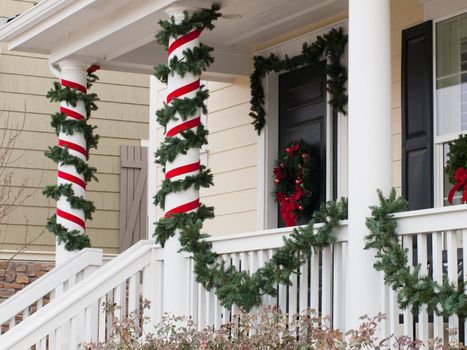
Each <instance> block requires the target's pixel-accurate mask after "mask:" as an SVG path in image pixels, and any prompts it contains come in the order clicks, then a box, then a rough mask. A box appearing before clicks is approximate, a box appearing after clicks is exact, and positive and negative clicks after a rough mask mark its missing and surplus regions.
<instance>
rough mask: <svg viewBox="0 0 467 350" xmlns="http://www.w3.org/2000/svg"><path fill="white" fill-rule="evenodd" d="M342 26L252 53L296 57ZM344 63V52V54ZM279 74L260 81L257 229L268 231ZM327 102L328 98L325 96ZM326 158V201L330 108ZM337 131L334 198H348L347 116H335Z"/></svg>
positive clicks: (273, 214)
mask: <svg viewBox="0 0 467 350" xmlns="http://www.w3.org/2000/svg"><path fill="white" fill-rule="evenodd" d="M339 27H342V28H344V30H345V31H346V32H347V31H348V22H347V20H341V21H338V22H336V23H333V24H331V25H327V26H324V27H321V28H319V29H317V30H314V31H312V32H309V33H305V34H303V35H300V36H298V37H296V38H293V39H291V40H288V41H285V42H283V43H280V44H278V45H274V46H272V47H270V48H267V49H264V50H260V51H258V52H255V55H262V56H268V55H269V54H270V53H275V54H276V55H278V56H279V57H284V55H286V54H287V55H289V56H295V55H298V54H300V52H301V50H302V45H303V43H304V42H308V43H311V42H314V41H315V40H316V37H317V36H319V35H323V34H326V33H327V32H328V31H329V30H331V29H332V28H339ZM344 56H345V57H344V59H345V60H346V57H347V53H346V54H345V55H344ZM279 74H280V73H270V74H269V75H268V76H267V77H266V78H265V79H263V86H264V93H265V106H264V109H265V111H266V125H265V127H264V129H263V130H262V132H261V135H259V136H258V138H257V145H258V147H257V195H256V196H257V198H256V200H257V217H256V229H257V230H267V229H272V228H276V227H277V204H276V202H275V200H274V198H273V196H272V195H271V194H272V193H273V191H274V183H273V180H272V175H271V174H272V169H273V168H274V161H275V159H276V158H277V149H278V146H279V145H278V142H279V140H278V132H279V103H278V96H277V95H278V89H279ZM327 100H328V101H329V96H327ZM327 115H328V118H327V125H326V129H327V131H326V133H327V135H326V136H327V137H326V139H327V145H326V149H327V155H328V156H327V157H326V162H327V164H326V167H327V169H326V174H327V177H328V178H327V181H326V183H327V187H326V196H327V200H329V199H332V198H330V196H331V193H332V184H333V181H332V158H331V157H332V137H331V136H332V130H331V128H330V125H331V118H332V115H331V107H330V106H329V104H328V106H327ZM337 127H338V131H337V135H338V136H337V137H338V141H337V147H338V152H337V153H338V160H337V164H338V174H337V176H338V180H337V196H338V197H341V196H347V116H345V115H342V114H340V113H339V114H338V126H337Z"/></svg>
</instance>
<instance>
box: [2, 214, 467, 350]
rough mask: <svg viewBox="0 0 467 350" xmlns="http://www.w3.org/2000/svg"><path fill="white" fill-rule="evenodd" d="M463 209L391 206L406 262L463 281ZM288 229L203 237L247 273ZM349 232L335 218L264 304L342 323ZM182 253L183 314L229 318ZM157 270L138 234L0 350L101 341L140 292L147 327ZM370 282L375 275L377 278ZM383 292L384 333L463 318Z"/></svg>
mask: <svg viewBox="0 0 467 350" xmlns="http://www.w3.org/2000/svg"><path fill="white" fill-rule="evenodd" d="M466 214H467V206H457V207H450V208H442V209H430V210H422V211H414V212H407V213H400V214H397V215H396V217H397V219H398V223H399V229H398V231H399V233H400V236H401V241H402V243H403V244H404V246H405V247H406V248H407V249H408V250H409V258H410V261H411V263H412V264H414V265H415V264H417V263H419V264H421V266H422V271H423V272H425V273H428V274H429V275H430V276H432V277H433V278H434V279H435V280H437V281H441V279H442V276H443V273H446V274H448V276H449V279H450V280H451V281H453V282H455V283H463V281H464V280H465V274H464V264H463V262H464V261H467V260H466V259H467V256H466V254H467V253H466V252H465V251H464V249H463V245H464V242H467V241H466V239H467V215H466ZM290 232H291V229H290V228H287V229H277V230H269V231H262V232H253V233H242V234H233V235H224V236H217V237H211V238H210V241H211V242H212V243H213V248H214V250H215V251H216V252H217V253H219V254H220V258H222V259H224V261H226V262H228V263H229V262H230V263H231V264H233V265H235V266H236V267H237V268H238V269H241V270H247V271H249V272H250V273H252V272H254V271H256V270H257V269H258V268H260V267H262V266H263V265H264V264H265V263H266V262H267V261H268V260H269V259H270V258H271V256H272V255H273V254H274V252H275V251H276V250H277V249H278V248H279V247H281V246H282V242H283V241H282V239H283V237H284V236H287V235H288V234H290ZM349 235H351V233H350V232H348V228H347V224H346V222H343V223H342V225H341V226H340V227H338V229H337V231H336V236H337V242H336V243H335V244H334V245H333V246H331V247H328V248H326V249H324V250H323V251H322V252H320V253H318V254H316V255H315V254H313V255H312V258H311V259H310V260H309V261H308V262H307V263H306V264H305V265H304V266H302V267H301V269H300V274H299V275H293V276H292V285H291V286H289V287H287V286H282V285H280V286H278V296H277V297H276V298H271V297H268V296H266V297H264V304H268V305H279V306H280V308H281V309H282V310H283V311H285V312H289V313H291V314H293V313H296V312H298V311H302V310H304V309H306V308H308V307H310V308H314V309H315V310H317V311H318V312H319V313H320V314H322V315H328V316H330V317H331V321H332V324H333V326H334V327H336V328H339V329H346V324H345V314H344V310H345V304H344V302H345V290H346V288H345V287H346V281H345V278H346V265H347V263H348V261H347V240H348V238H349ZM185 261H186V268H187V270H188V276H189V278H188V280H185V281H180V286H179V287H180V288H183V289H184V290H186V291H187V293H186V298H187V300H188V303H187V305H188V310H187V311H186V314H187V315H189V316H191V317H192V318H193V319H194V320H195V322H196V323H197V325H198V327H199V328H202V327H204V326H207V325H209V326H214V327H219V326H220V325H221V324H223V323H225V322H227V321H229V320H231V315H232V313H234V312H235V311H236V310H235V307H232V308H231V309H226V308H224V307H222V306H221V305H220V303H219V301H218V300H217V297H216V295H215V293H214V292H213V291H211V292H207V291H206V290H204V289H203V288H202V287H201V286H200V285H199V284H198V283H196V281H195V275H194V274H193V262H192V260H191V258H190V257H189V256H187V257H186V260H185ZM163 275H164V250H163V249H162V248H160V247H157V246H156V245H154V244H153V243H152V242H151V241H141V242H139V243H137V244H136V245H134V246H133V247H131V248H130V249H128V250H127V251H125V252H124V253H122V254H120V255H119V256H117V257H116V258H114V259H113V260H112V261H111V262H109V263H108V264H106V265H104V266H102V267H101V268H100V269H99V270H98V271H96V272H94V273H93V274H91V275H89V276H88V277H87V278H85V279H84V281H83V282H82V283H80V284H79V285H75V286H73V287H71V288H70V289H69V290H68V291H66V292H65V293H63V294H61V295H60V296H58V297H57V298H56V299H55V300H54V302H52V303H50V304H48V305H46V306H45V307H43V308H42V309H40V310H39V311H37V312H36V313H34V314H33V315H31V316H30V317H29V318H27V319H26V320H24V321H23V322H22V323H21V324H19V325H18V326H16V327H14V328H13V329H11V330H10V331H8V332H7V333H5V334H4V335H2V336H0V350H2V349H29V348H31V347H33V346H34V345H35V349H38V350H39V349H46V348H47V349H57V348H58V349H76V348H78V347H79V344H82V343H83V342H90V341H105V340H106V339H108V337H109V335H110V330H111V325H112V321H113V319H115V318H120V319H121V318H124V317H125V316H127V315H128V314H129V313H130V312H132V311H137V310H142V307H143V300H144V299H148V300H149V301H151V308H150V309H149V310H145V311H144V312H145V315H146V316H149V317H150V318H151V320H152V322H150V323H148V324H146V325H145V327H144V332H146V333H147V332H151V329H152V326H153V325H154V324H155V323H157V322H159V321H160V319H161V316H162V312H163V305H164V300H165V301H167V298H169V297H170V295H169V296H168V295H162V291H163V285H162V283H163ZM174 277H175V278H176V276H174ZM355 283H358V281H355ZM375 283H383V282H382V278H381V280H379V281H375ZM362 288H365V286H362ZM384 298H385V299H384V302H385V303H384V307H383V309H382V310H381V311H382V312H385V313H386V314H387V315H388V319H387V321H386V322H385V323H384V324H383V333H384V334H386V335H389V334H396V335H402V334H405V335H412V336H416V337H417V338H420V339H421V340H423V341H425V342H426V340H427V339H428V338H433V337H441V338H443V337H444V338H445V333H444V329H445V328H446V327H447V326H449V327H463V328H464V327H465V326H466V325H465V324H459V322H460V321H459V320H458V319H457V317H451V318H450V319H449V320H443V319H442V318H440V317H437V316H433V315H429V314H428V313H427V312H426V311H425V310H422V311H421V312H420V314H419V315H411V313H410V312H409V311H404V310H400V309H399V307H398V305H397V302H396V295H395V293H394V292H393V291H392V290H390V289H389V288H385V293H384ZM105 302H106V303H116V304H117V305H119V306H120V308H118V309H117V310H115V312H114V314H113V315H109V314H106V313H105V310H104V308H103V304H104V303H105ZM462 322H463V320H462ZM144 332H143V333H144Z"/></svg>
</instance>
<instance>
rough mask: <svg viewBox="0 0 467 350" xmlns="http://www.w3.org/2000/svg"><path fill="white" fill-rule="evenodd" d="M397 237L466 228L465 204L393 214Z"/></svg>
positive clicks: (466, 207) (466, 205) (466, 214)
mask: <svg viewBox="0 0 467 350" xmlns="http://www.w3.org/2000/svg"><path fill="white" fill-rule="evenodd" d="M394 218H396V219H397V224H398V226H397V232H398V234H399V235H410V234H416V233H422V232H437V231H449V230H458V229H466V228H467V204H463V205H455V206H451V207H443V208H434V209H423V210H413V211H406V212H401V213H396V214H394Z"/></svg>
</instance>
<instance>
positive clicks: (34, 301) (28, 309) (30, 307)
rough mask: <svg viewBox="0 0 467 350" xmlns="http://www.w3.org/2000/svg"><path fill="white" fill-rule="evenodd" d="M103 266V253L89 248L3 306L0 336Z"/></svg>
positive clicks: (0, 318) (8, 300)
mask: <svg viewBox="0 0 467 350" xmlns="http://www.w3.org/2000/svg"><path fill="white" fill-rule="evenodd" d="M101 265H102V250H100V249H91V248H86V249H83V250H82V251H80V252H79V253H78V254H76V256H74V257H72V258H70V259H69V260H68V261H66V262H64V263H63V264H62V265H59V266H56V267H55V268H53V269H52V270H50V271H49V272H48V273H46V274H45V275H44V276H42V277H41V278H39V279H37V280H36V281H34V282H33V283H31V284H30V285H29V286H27V287H26V288H24V289H22V290H21V291H19V292H18V293H16V294H15V295H13V296H12V297H10V298H8V299H7V300H5V301H4V302H3V303H1V304H0V334H1V333H2V332H6V331H7V330H10V329H12V328H13V327H15V326H16V325H17V324H18V323H20V322H21V321H24V320H25V319H26V318H28V317H29V316H31V315H32V314H33V313H35V312H36V311H37V310H39V309H41V308H42V307H43V306H44V305H45V304H47V303H48V302H50V301H52V300H53V299H55V298H56V297H57V296H59V295H60V294H62V293H64V292H65V291H67V290H68V289H69V288H71V287H72V286H74V285H75V284H77V283H79V282H80V281H82V280H83V279H84V278H85V277H86V276H88V275H89V274H90V273H91V272H94V271H95V270H97V269H98V268H99V267H100V266H101Z"/></svg>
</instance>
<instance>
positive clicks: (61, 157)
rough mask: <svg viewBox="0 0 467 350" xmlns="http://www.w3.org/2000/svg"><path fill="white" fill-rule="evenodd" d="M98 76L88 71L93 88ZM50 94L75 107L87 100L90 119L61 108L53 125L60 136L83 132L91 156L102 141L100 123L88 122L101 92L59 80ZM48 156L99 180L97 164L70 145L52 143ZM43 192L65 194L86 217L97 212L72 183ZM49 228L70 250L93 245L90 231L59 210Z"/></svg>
mask: <svg viewBox="0 0 467 350" xmlns="http://www.w3.org/2000/svg"><path fill="white" fill-rule="evenodd" d="M98 79H99V78H98V77H97V75H95V74H94V73H92V72H88V76H87V88H88V89H89V88H91V86H92V84H93V83H94V82H96V81H97V80H98ZM47 98H48V99H49V100H50V101H51V102H62V101H65V102H67V103H68V104H69V105H71V106H73V107H75V106H76V104H77V102H78V101H79V100H80V101H83V102H84V105H85V109H86V119H84V120H75V119H70V118H67V116H66V115H65V114H63V113H61V112H57V113H54V114H52V116H51V118H52V121H51V122H50V125H51V126H52V127H53V128H54V129H55V134H56V135H57V136H58V135H59V133H60V132H64V133H65V134H67V135H73V134H74V133H75V132H82V133H83V135H84V138H85V140H86V151H87V159H89V151H90V150H91V149H93V148H97V144H98V142H99V135H94V129H95V128H96V127H95V126H91V125H89V124H88V123H87V121H88V120H89V118H90V117H91V112H92V111H95V110H97V105H96V101H98V100H99V99H98V97H97V95H96V94H95V93H90V94H83V93H81V92H79V91H77V90H75V89H71V88H69V87H68V86H67V87H63V86H62V85H61V84H60V83H59V82H56V81H55V82H54V83H53V88H52V89H50V91H49V92H48V93H47ZM45 156H46V157H47V158H49V159H51V160H53V161H54V162H55V163H57V164H58V163H62V164H66V165H73V166H74V167H75V168H76V171H77V172H78V173H80V174H82V175H83V176H84V181H85V182H86V183H88V182H89V181H91V180H92V179H94V180H96V181H97V178H96V176H95V173H96V168H94V167H91V166H89V165H88V164H87V163H86V162H85V161H83V160H82V159H80V158H78V157H76V156H73V155H71V154H70V153H69V152H68V148H67V147H64V148H61V147H59V146H53V147H49V150H48V151H46V152H45ZM42 193H43V194H44V196H46V197H47V198H52V199H54V200H58V199H59V198H60V197H61V196H65V197H66V198H67V200H68V202H69V203H70V205H71V207H72V208H74V209H81V210H83V211H84V215H85V218H86V219H92V213H94V211H95V209H96V208H95V206H94V204H93V202H92V201H89V200H87V199H84V198H83V197H80V196H76V195H75V193H74V191H73V188H72V187H71V184H66V185H64V184H62V185H52V186H46V187H45V189H44V191H43V192H42ZM47 229H48V230H49V231H50V232H51V233H53V234H54V235H55V236H56V237H57V239H58V242H59V243H64V244H65V249H66V250H69V251H72V250H80V249H83V248H86V247H89V246H90V245H91V241H90V239H89V237H88V236H87V235H83V234H81V232H79V231H77V230H68V229H67V228H65V227H64V226H63V225H60V224H59V223H57V215H56V214H54V215H53V216H52V217H50V218H49V219H48V222H47Z"/></svg>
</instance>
